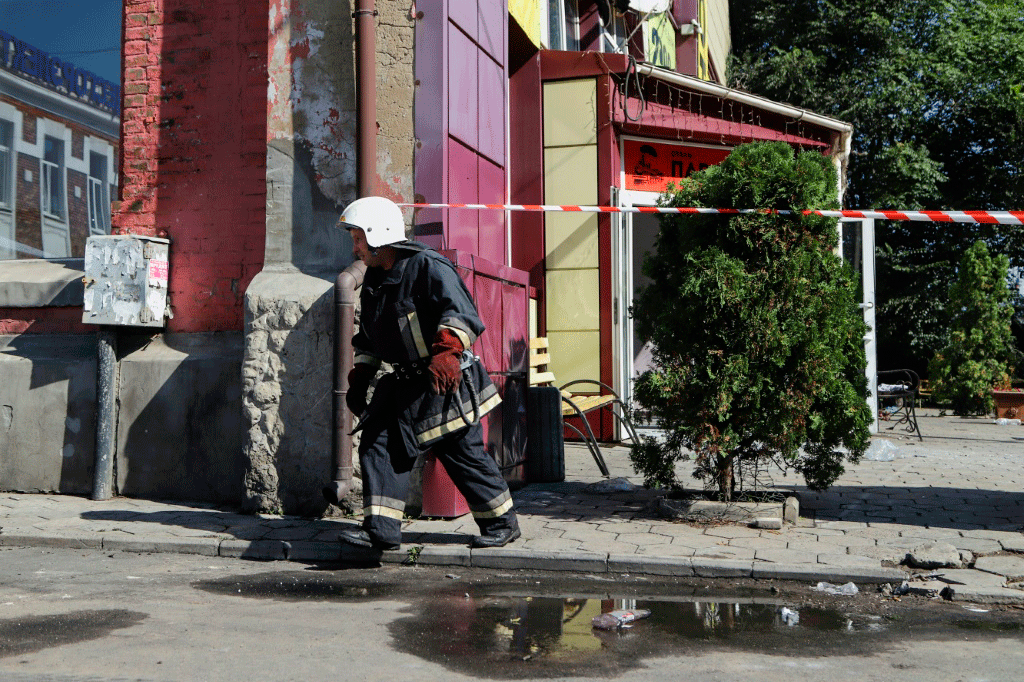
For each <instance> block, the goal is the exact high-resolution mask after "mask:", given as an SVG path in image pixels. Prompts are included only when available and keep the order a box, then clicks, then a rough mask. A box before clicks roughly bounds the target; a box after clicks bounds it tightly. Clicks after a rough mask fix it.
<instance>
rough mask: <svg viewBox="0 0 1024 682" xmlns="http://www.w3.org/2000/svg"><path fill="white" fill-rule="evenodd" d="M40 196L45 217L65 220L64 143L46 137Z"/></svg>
mask: <svg viewBox="0 0 1024 682" xmlns="http://www.w3.org/2000/svg"><path fill="white" fill-rule="evenodd" d="M40 164H41V166H40V174H39V175H40V180H41V181H42V186H41V191H40V196H41V199H42V208H43V215H45V216H47V217H49V218H55V219H57V220H63V219H64V215H65V212H64V141H63V140H58V139H57V138H55V137H50V136H49V135H47V136H46V140H45V143H44V150H43V158H42V160H41V161H40Z"/></svg>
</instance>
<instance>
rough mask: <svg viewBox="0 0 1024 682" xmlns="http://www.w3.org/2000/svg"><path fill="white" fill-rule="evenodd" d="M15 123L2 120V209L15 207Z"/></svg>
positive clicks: (0, 174)
mask: <svg viewBox="0 0 1024 682" xmlns="http://www.w3.org/2000/svg"><path fill="white" fill-rule="evenodd" d="M13 150H14V123H13V122H12V121H7V120H4V119H0V208H3V209H7V210H11V208H12V207H13V205H14V151H13Z"/></svg>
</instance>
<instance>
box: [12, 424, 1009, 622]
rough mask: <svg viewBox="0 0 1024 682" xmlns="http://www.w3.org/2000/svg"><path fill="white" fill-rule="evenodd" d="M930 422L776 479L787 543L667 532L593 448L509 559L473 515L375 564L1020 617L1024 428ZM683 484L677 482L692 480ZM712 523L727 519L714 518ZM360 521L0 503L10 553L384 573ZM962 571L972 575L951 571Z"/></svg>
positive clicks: (743, 532)
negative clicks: (828, 589)
mask: <svg viewBox="0 0 1024 682" xmlns="http://www.w3.org/2000/svg"><path fill="white" fill-rule="evenodd" d="M922 412H923V414H922V415H921V418H920V426H921V430H922V433H923V434H924V440H923V441H919V440H918V439H917V437H916V436H910V435H908V434H906V433H903V432H901V431H899V430H893V431H889V430H887V429H886V428H885V427H886V426H888V424H886V423H885V422H882V431H881V434H882V435H880V436H879V437H876V438H875V439H874V440H875V442H876V443H877V444H881V443H885V442H888V443H891V444H893V445H895V446H896V451H895V454H894V458H893V459H892V460H891V461H870V460H865V461H862V462H861V463H860V464H858V465H856V466H852V467H848V471H847V472H846V473H845V474H844V475H843V476H842V477H841V478H840V479H839V480H838V481H837V482H836V484H835V485H834V486H832V487H831V488H830V489H829V490H827V491H825V492H820V493H819V492H814V491H810V490H808V489H807V488H806V487H804V486H803V485H802V480H800V479H799V477H794V476H793V475H792V474H791V475H790V476H788V477H784V476H782V475H781V473H778V472H777V473H776V474H775V475H774V476H773V477H772V481H771V484H770V485H771V486H772V487H774V488H775V489H777V490H781V491H786V492H788V493H791V494H793V495H795V497H796V498H797V499H798V500H799V503H800V509H799V512H800V515H799V517H798V518H797V519H796V523H787V524H785V525H783V527H782V529H781V530H770V529H767V528H760V527H752V525H751V523H748V521H747V520H744V519H742V518H738V517H736V516H735V513H736V510H737V509H738V510H739V511H740V512H746V513H748V514H749V515H753V516H757V517H764V516H773V517H780V516H781V515H782V505H781V504H779V503H774V504H770V505H767V504H764V505H758V506H756V508H753V509H747V508H744V507H742V506H736V507H733V508H730V509H729V510H726V514H727V515H726V516H725V517H720V518H718V519H717V520H712V521H710V522H704V523H694V522H684V521H679V520H673V519H669V518H664V517H663V516H662V515H659V513H658V512H657V508H658V506H659V505H658V501H659V498H663V497H664V493H663V492H662V491H656V490H648V489H645V488H643V487H641V486H640V484H641V483H642V481H641V480H640V479H639V478H638V477H636V475H635V473H634V472H633V470H632V468H631V466H630V463H629V458H628V449H627V448H625V447H621V446H608V447H605V448H604V449H603V452H604V457H605V459H606V461H607V463H608V466H609V469H610V471H611V477H610V480H605V479H603V478H602V477H601V476H600V474H599V472H598V470H597V466H596V465H595V464H594V462H593V460H592V459H591V456H590V453H589V452H588V451H587V450H586V448H583V447H581V446H578V445H567V447H566V480H565V481H564V482H559V483H546V484H530V485H527V486H525V487H523V488H521V489H519V490H517V491H515V492H514V498H515V501H516V507H517V509H518V513H519V520H520V525H521V527H522V530H523V537H522V539H520V540H518V541H517V542H515V543H513V544H510V545H508V546H506V547H503V548H500V549H488V550H470V549H469V548H468V546H467V540H468V539H469V537H468V536H471V535H472V534H473V533H475V531H476V527H475V524H474V523H473V521H472V519H471V518H470V517H469V516H464V517H460V518H457V519H454V520H432V519H417V520H412V521H409V522H408V523H407V524H406V525H405V527H404V536H403V547H402V549H401V550H398V551H395V552H386V553H384V555H383V556H381V557H379V559H380V560H381V561H384V562H407V563H408V562H417V563H421V564H440V565H456V566H458V565H473V566H479V567H490V568H533V569H546V570H564V571H575V572H579V573H634V574H636V573H645V574H652V575H661V576H695V575H696V576H703V577H754V578H778V579H798V580H807V581H826V582H832V583H842V582H846V581H853V582H855V583H856V582H863V583H886V582H888V583H893V584H896V585H899V584H900V583H901V582H902V581H903V580H905V579H907V578H912V580H911V582H910V585H911V586H914V585H920V586H922V589H936V590H937V589H939V588H943V587H945V588H948V589H947V591H946V592H945V594H946V596H947V597H951V598H956V599H963V600H967V601H976V602H993V603H1021V604H1024V532H1022V531H1024V427H1022V426H1012V425H997V424H995V423H994V422H993V420H992V419H981V418H978V419H962V418H958V417H941V416H939V415H938V413H937V412H936V411H934V410H924V411H922ZM876 447H877V445H876ZM684 464H685V463H684ZM682 473H683V478H682V480H688V477H687V476H686V473H685V472H682ZM609 489H611V491H609ZM697 507H698V508H699V509H698V510H700V509H703V507H701V505H697ZM707 509H709V510H710V512H709V513H712V514H715V513H718V512H720V511H721V510H719V509H718V508H717V507H716V506H715V505H708V507H707ZM354 522H356V520H354V519H353V520H348V519H304V518H297V517H286V516H270V515H258V516H250V515H243V514H238V513H234V512H232V511H230V510H224V509H218V508H216V507H212V506H204V505H197V504H185V503H173V502H170V503H169V502H157V501H150V500H136V499H129V498H115V499H113V500H109V501H102V502H96V501H92V500H88V499H85V498H82V497H74V496H66V495H50V494H18V493H0V545H8V546H61V547H90V548H102V549H107V550H121V551H132V552H186V553H197V554H206V555H211V556H216V555H220V556H229V557H247V558H259V559H278V560H291V561H333V560H338V559H341V560H349V559H351V560H366V559H374V560H376V559H377V557H376V556H373V557H368V556H366V555H365V554H360V553H357V552H355V551H354V550H350V549H348V548H347V547H342V548H340V549H339V544H338V542H337V540H336V536H337V532H338V530H339V529H341V528H343V527H344V526H343V525H342V524H345V523H354ZM928 545H931V546H928ZM943 552H945V554H946V559H945V560H944V561H945V567H943V568H938V569H935V570H934V571H929V570H927V569H925V568H917V569H912V568H909V567H907V566H901V565H899V564H901V562H904V560H905V559H906V558H907V555H908V553H911V554H913V555H914V557H915V558H916V559H917V560H918V565H919V566H924V565H925V564H924V563H922V562H926V561H927V560H928V559H929V557H934V555H935V554H936V553H939V554H941V553H943ZM950 553H952V559H949V555H950ZM926 555H927V556H926ZM954 563H962V564H963V565H964V568H953V567H950V566H951V565H952V564H954ZM921 574H934V575H935V579H933V580H932V581H931V582H928V581H927V580H925V581H922V580H921V579H920V576H921ZM915 576H916V577H917V580H914V579H913V578H915ZM926 577H927V576H926ZM936 579H937V580H938V581H939V582H937V583H936V582H935V580H936Z"/></svg>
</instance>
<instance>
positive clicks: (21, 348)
mask: <svg viewBox="0 0 1024 682" xmlns="http://www.w3.org/2000/svg"><path fill="white" fill-rule="evenodd" d="M0 377H2V381H0V489H4V490H16V491H24V492H60V493H66V494H75V495H81V494H89V493H90V492H92V482H93V481H92V478H93V465H94V453H95V433H96V427H95V424H96V337H95V336H93V335H80V334H76V335H49V334H47V335H43V334H22V335H19V336H14V337H7V339H6V340H4V339H3V338H2V337H0Z"/></svg>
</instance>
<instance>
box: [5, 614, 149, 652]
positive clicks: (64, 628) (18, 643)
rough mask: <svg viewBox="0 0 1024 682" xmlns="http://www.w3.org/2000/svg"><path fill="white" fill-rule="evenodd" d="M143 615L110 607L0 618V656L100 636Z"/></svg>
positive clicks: (140, 620)
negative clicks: (107, 608)
mask: <svg viewBox="0 0 1024 682" xmlns="http://www.w3.org/2000/svg"><path fill="white" fill-rule="evenodd" d="M146 617H147V616H146V614H144V613H138V612H135V611H124V610H119V609H109V610H103V611H74V612H72V613H60V614H56V615H50V616H26V617H24V618H16V619H10V620H0V658H5V657H7V656H21V655H24V654H30V653H34V652H36V651H42V650H43V649H49V648H52V647H57V646H63V645H65V644H75V643H77V642H85V641H89V640H93V639H99V638H101V637H104V636H106V635H108V634H109V633H111V632H112V631H114V630H120V629H122V628H127V627H131V626H133V625H136V624H138V623H141V622H142V621H143V620H145V619H146Z"/></svg>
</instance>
